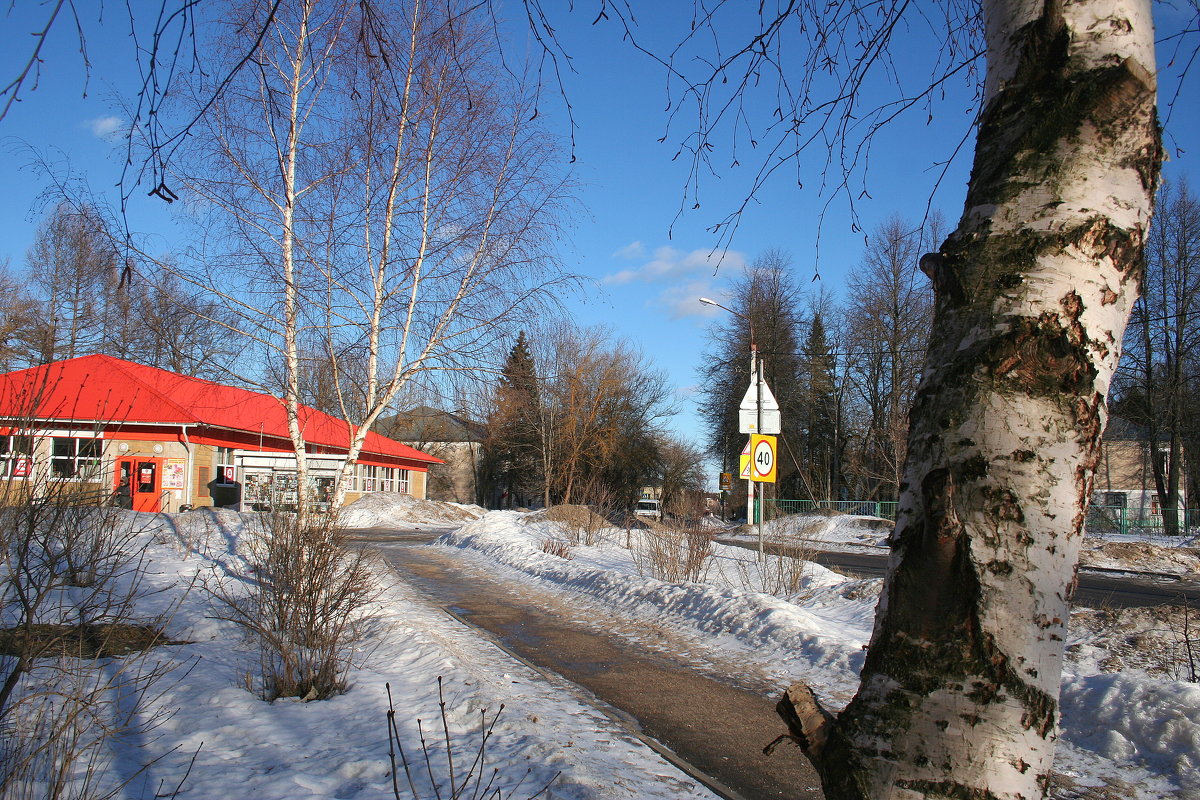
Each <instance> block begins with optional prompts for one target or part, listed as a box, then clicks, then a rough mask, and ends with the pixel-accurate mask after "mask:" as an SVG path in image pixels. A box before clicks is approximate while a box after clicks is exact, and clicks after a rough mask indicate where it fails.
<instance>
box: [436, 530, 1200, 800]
mask: <svg viewBox="0 0 1200 800" xmlns="http://www.w3.org/2000/svg"><path fill="white" fill-rule="evenodd" d="M523 516H524V515H520V514H515V513H511V512H493V513H491V514H488V515H487V516H485V517H483V518H482V519H480V520H478V521H476V522H473V523H470V524H468V525H466V526H464V527H463V528H461V529H460V530H458V531H456V532H453V533H450V534H447V535H445V536H443V537H442V538H441V539H440V543H441V544H442V545H443V546H453V547H458V548H464V549H468V550H471V551H474V552H476V553H478V554H480V555H482V556H484V557H486V558H489V559H492V560H494V561H497V562H499V563H501V564H505V565H507V566H509V567H511V568H513V569H514V570H517V571H519V574H522V575H525V576H529V578H530V579H536V580H538V581H541V582H543V583H548V584H553V585H556V586H558V587H560V589H561V590H562V591H564V592H573V593H577V594H579V595H582V596H585V597H587V598H588V599H589V600H594V601H599V602H602V603H604V604H605V605H606V606H607V607H608V608H609V609H610V610H611V612H612V613H614V614H617V613H619V614H626V615H634V616H639V617H642V618H644V619H646V620H653V621H655V622H657V623H658V624H663V623H664V621H670V622H671V623H672V624H674V625H675V626H677V627H678V628H679V629H680V631H681V632H686V631H689V630H690V631H691V632H692V633H693V634H694V640H695V643H696V645H697V646H703V647H708V648H711V649H713V650H714V651H722V652H723V653H724V655H726V656H729V655H733V656H736V657H737V658H738V659H739V661H740V662H741V663H745V664H747V665H748V668H753V669H760V670H763V671H765V672H766V673H767V674H769V675H770V677H771V678H773V679H774V680H776V681H777V686H778V687H783V686H785V685H787V684H788V683H790V682H791V681H792V680H799V679H803V680H804V681H806V682H807V683H809V685H811V686H813V688H814V689H815V690H816V691H817V692H818V693H819V694H820V695H821V696H822V697H823V698H827V699H829V700H830V701H831V704H833V705H838V704H839V703H844V702H845V701H846V700H848V699H849V697H850V696H851V694H852V693H853V691H854V688H855V684H856V678H857V672H858V669H859V668H860V667H861V664H862V646H863V645H864V644H866V642H867V640H868V639H869V635H870V628H871V622H872V619H873V617H874V605H875V601H876V598H877V596H878V591H879V585H880V581H854V580H849V579H845V578H842V577H841V576H838V575H836V574H834V573H831V572H829V571H828V570H825V569H823V568H821V567H820V566H817V565H815V564H809V565H808V567H807V570H806V572H805V574H804V575H803V576H802V578H801V580H800V584H799V586H798V587H797V590H796V591H795V592H793V593H792V594H791V595H790V596H788V597H787V599H781V598H778V597H775V596H771V595H767V594H763V593H760V592H757V591H755V589H757V588H763V586H764V584H766V585H768V587H767V588H772V587H771V586H769V585H770V584H775V585H778V583H779V581H778V580H777V578H778V575H779V572H780V570H778V569H772V568H770V567H768V568H767V569H766V570H764V571H762V572H760V571H759V570H758V568H757V565H756V563H755V555H754V554H753V553H751V552H750V551H747V550H746V549H744V548H739V547H732V546H724V545H720V544H717V545H715V546H714V548H713V554H712V556H711V558H710V559H709V560H708V562H707V564H706V567H705V569H704V571H703V574H702V575H700V576H699V577H700V580H699V581H697V582H692V583H670V584H669V583H664V582H662V581H658V580H655V579H654V578H653V577H650V575H649V574H648V573H649V572H650V570H649V569H648V566H649V565H648V563H647V559H646V555H645V549H644V548H639V547H638V544H637V537H638V536H639V535H641V536H644V535H646V534H638V533H636V532H635V533H634V534H632V535H629V534H627V533H626V532H624V531H611V532H609V534H608V535H606V536H603V537H600V538H601V539H602V541H601V543H600V544H599V545H598V546H592V547H588V546H584V545H569V544H568V547H569V554H570V557H569V558H568V559H564V558H561V557H558V556H554V555H550V554H548V553H546V552H544V549H545V548H546V543H547V542H548V541H553V540H557V541H562V542H567V541H569V540H570V538H571V532H570V530H569V529H567V528H565V527H563V526H562V525H559V524H556V523H552V522H547V521H545V520H544V519H543V520H539V521H534V522H531V523H529V524H526V520H525V519H523V518H522V517H523ZM792 524H793V525H797V526H802V525H804V524H805V523H803V522H802V521H800V522H797V521H793V522H792ZM808 524H809V525H811V526H813V527H814V528H815V527H816V526H817V525H818V523H817V522H811V523H808ZM820 525H821V529H822V530H823V531H826V532H827V535H832V536H834V537H840V538H841V539H842V541H846V540H853V539H856V538H857V537H858V536H859V535H860V534H861V525H860V524H859V523H856V522H845V521H842V522H835V523H833V524H829V525H826V523H820ZM856 529H857V531H858V532H856ZM806 538H812V536H811V530H810V531H808V532H807V533H806ZM628 544H633V547H632V549H631V548H628V547H627V546H626V545H628ZM773 561H774V560H773ZM1125 568H1134V567H1131V566H1129V565H1126V567H1125ZM764 572H765V574H763V573H764ZM1107 613H1108V614H1109V615H1110V616H1111V617H1112V619H1110V620H1103V619H1097V618H1096V614H1095V612H1086V611H1085V612H1082V615H1081V616H1082V617H1083V618H1084V619H1082V620H1081V623H1080V624H1079V625H1073V628H1072V631H1073V632H1072V635H1071V638H1070V641H1069V642H1068V649H1069V657H1070V662H1069V663H1068V664H1067V666H1066V668H1065V672H1064V676H1063V685H1062V734H1061V739H1060V743H1059V754H1058V760H1057V771H1058V772H1059V785H1058V788H1057V790H1056V793H1055V794H1056V796H1058V797H1062V798H1068V797H1086V796H1089V794H1088V789H1089V788H1094V787H1106V789H1107V790H1109V791H1112V790H1114V789H1116V790H1118V791H1119V792H1120V796H1121V797H1124V798H1130V799H1133V798H1136V799H1137V800H1142V799H1143V798H1144V800H1151V798H1165V797H1177V798H1194V797H1197V796H1200V684H1198V683H1192V682H1187V681H1182V680H1178V679H1177V677H1179V676H1180V675H1181V674H1183V673H1184V672H1186V652H1185V651H1184V650H1183V649H1182V648H1181V647H1180V646H1179V644H1180V642H1179V639H1180V637H1181V636H1182V635H1183V631H1184V628H1183V627H1182V621H1181V620H1179V621H1177V625H1176V626H1175V628H1174V629H1172V627H1171V625H1170V623H1169V620H1168V619H1166V618H1165V617H1163V616H1162V615H1158V614H1156V613H1155V612H1145V611H1141V612H1131V616H1137V615H1138V614H1141V615H1142V616H1144V617H1145V618H1146V619H1144V620H1143V622H1146V623H1148V625H1146V626H1144V627H1143V626H1141V625H1138V626H1134V627H1135V630H1136V633H1132V634H1131V632H1130V631H1125V634H1131V635H1135V636H1137V637H1140V648H1139V649H1140V650H1142V651H1147V652H1149V651H1151V650H1154V651H1157V660H1154V659H1152V660H1150V661H1147V662H1143V663H1142V664H1140V665H1137V666H1134V665H1131V664H1127V663H1126V661H1122V660H1121V659H1120V658H1117V659H1115V660H1114V658H1113V653H1112V652H1110V646H1117V645H1120V644H1121V642H1123V641H1125V639H1124V635H1122V634H1121V633H1120V629H1121V627H1122V625H1121V623H1120V620H1121V619H1126V620H1127V619H1128V618H1127V617H1125V616H1124V614H1123V612H1116V611H1110V612H1107ZM1191 625H1192V626H1195V625H1196V621H1195V620H1192V621H1191ZM1193 629H1194V627H1193ZM1192 636H1193V637H1195V634H1192ZM1194 644H1196V645H1198V646H1200V641H1197V642H1195V643H1194ZM723 660H727V659H723ZM1120 667H1125V668H1123V669H1119V671H1111V670H1113V669H1114V668H1120ZM1097 796H1099V795H1097ZM1104 796H1110V795H1104ZM1111 796H1116V795H1111Z"/></svg>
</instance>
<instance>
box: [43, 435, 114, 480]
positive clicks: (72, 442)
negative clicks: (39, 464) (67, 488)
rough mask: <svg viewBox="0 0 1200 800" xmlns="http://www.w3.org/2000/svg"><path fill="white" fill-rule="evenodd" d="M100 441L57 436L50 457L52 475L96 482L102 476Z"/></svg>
mask: <svg viewBox="0 0 1200 800" xmlns="http://www.w3.org/2000/svg"><path fill="white" fill-rule="evenodd" d="M100 445H101V442H100V440H99V439H75V438H72V437H67V436H55V437H54V441H53V445H52V449H51V455H50V474H51V475H53V476H54V477H56V478H79V479H80V480H85V481H86V480H95V479H97V478H98V477H99V476H100V450H101V446H100Z"/></svg>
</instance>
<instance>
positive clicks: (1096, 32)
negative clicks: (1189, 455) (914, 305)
mask: <svg viewBox="0 0 1200 800" xmlns="http://www.w3.org/2000/svg"><path fill="white" fill-rule="evenodd" d="M984 16H985V23H986V31H987V39H988V41H987V45H988V51H987V56H988V76H987V84H986V93H985V98H984V112H983V116H982V118H981V121H980V127H979V133H978V141H977V146H976V154H975V163H974V166H973V171H972V175H971V182H970V187H969V190H968V195H967V201H966V207H965V210H964V213H963V216H962V220H961V222H960V223H959V226H958V229H957V230H956V231H954V233H952V234H951V235H950V237H949V238H948V239H947V240H946V242H945V244H944V245H943V246H942V248H941V250H940V252H939V253H936V254H930V255H927V256H925V257H924V258H923V259H922V269H924V270H925V271H926V272H927V274H929V275H930V277H931V278H932V280H933V282H934V286H935V290H936V293H937V308H936V313H935V321H934V328H933V332H932V336H931V340H930V341H931V345H930V349H929V351H928V355H927V358H926V363H925V369H924V374H923V377H922V383H921V386H920V389H919V391H918V394H917V399H916V403H915V407H914V410H913V412H912V417H911V427H910V433H909V447H908V460H907V466H906V470H905V482H904V486H903V487H902V496H901V506H900V516H899V520H898V522H897V525H896V531H895V534H894V538H893V541H892V548H893V550H892V557H891V563H890V566H889V570H888V576H887V579H886V582H885V585H884V590H883V595H882V597H881V599H880V605H879V609H878V615H877V618H876V623H875V630H874V633H873V635H872V638H871V644H870V649H869V652H868V655H867V659H866V663H865V666H864V667H863V671H862V676H861V684H860V687H859V691H858V694H857V696H856V697H855V698H854V699H853V700H852V701H851V703H850V705H849V706H848V707H847V708H846V709H845V710H844V711H843V712H842V713H841V714H839V715H837V716H836V717H832V716H830V715H828V714H826V713H825V712H824V711H823V710H822V709H821V708H820V706H819V705H818V704H817V703H816V702H815V699H814V698H813V696H812V693H811V692H810V691H808V690H807V688H806V687H803V686H801V685H797V686H794V687H792V689H791V690H789V692H788V695H787V696H786V697H785V698H784V700H783V701H781V703H780V711H781V713H783V714H784V716H785V719H788V721H789V724H790V727H791V728H792V730H793V732H794V733H795V734H796V735H797V738H798V739H800V740H802V744H804V745H805V746H806V748H807V751H808V752H809V754H810V756H811V757H812V759H813V761H814V763H815V764H816V766H817V768H818V770H819V771H820V772H821V775H822V779H823V782H824V785H825V792H826V796H827V797H829V798H831V799H834V800H838V799H840V798H870V800H886V799H887V798H921V797H954V798H1013V799H1015V798H1036V797H1044V796H1045V795H1046V793H1047V790H1048V785H1049V780H1050V775H1051V766H1052V761H1053V756H1054V744H1055V739H1056V735H1057V733H1056V726H1057V714H1058V697H1059V682H1060V678H1061V665H1062V660H1063V646H1064V642H1063V639H1064V636H1065V633H1066V626H1067V618H1068V614H1069V610H1070V598H1071V594H1072V591H1073V588H1074V573H1075V567H1076V559H1077V555H1078V549H1079V542H1080V539H1081V536H1082V527H1083V522H1084V516H1085V511H1086V507H1087V503H1088V497H1089V494H1090V491H1091V485H1092V476H1093V472H1094V469H1095V467H1096V464H1097V462H1098V458H1099V453H1100V449H1099V444H1100V435H1101V433H1102V431H1103V428H1104V424H1105V421H1106V410H1105V397H1106V394H1107V392H1108V388H1109V382H1110V379H1111V377H1112V374H1113V371H1114V369H1115V367H1116V362H1117V357H1118V353H1119V349H1120V343H1121V337H1122V333H1123V331H1124V328H1125V324H1126V320H1127V318H1128V314H1129V310H1130V308H1131V306H1132V303H1133V301H1134V299H1135V298H1136V296H1137V293H1138V291H1139V289H1140V284H1141V280H1142V272H1143V268H1142V248H1143V239H1144V237H1145V235H1146V229H1147V226H1148V224H1149V221H1150V214H1151V208H1152V201H1153V197H1154V192H1155V187H1156V183H1157V180H1158V174H1159V167H1160V162H1161V151H1160V143H1159V135H1158V128H1157V121H1156V113H1155V79H1154V71H1155V65H1154V40H1153V30H1152V25H1151V19H1150V6H1149V3H1148V2H1146V0H1131V1H1130V2H1121V1H1119V0H1091V1H1085V2H1075V3H1061V2H1059V0H1047V2H1044V3H1043V2H1031V1H1030V0H988V1H987V2H985V3H984Z"/></svg>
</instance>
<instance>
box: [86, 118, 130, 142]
mask: <svg viewBox="0 0 1200 800" xmlns="http://www.w3.org/2000/svg"><path fill="white" fill-rule="evenodd" d="M86 125H87V127H88V129H89V130H90V131H91V132H92V135H93V136H95V137H97V138H99V139H105V140H111V139H113V138H114V134H116V133H118V132H119V131H120V130H121V129H122V128H124V126H125V121H124V120H122V119H121V118H120V117H114V116H107V117H96V118H95V119H90V120H88V121H87V123H86Z"/></svg>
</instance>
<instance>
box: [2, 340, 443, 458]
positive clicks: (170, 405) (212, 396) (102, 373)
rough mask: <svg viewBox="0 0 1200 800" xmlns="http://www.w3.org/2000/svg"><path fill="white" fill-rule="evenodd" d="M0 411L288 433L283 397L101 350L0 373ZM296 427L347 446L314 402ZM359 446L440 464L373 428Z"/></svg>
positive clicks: (342, 430) (312, 438)
mask: <svg viewBox="0 0 1200 800" xmlns="http://www.w3.org/2000/svg"><path fill="white" fill-rule="evenodd" d="M0 418H4V419H7V420H31V421H33V420H37V421H42V420H61V421H71V422H98V423H104V424H111V423H141V424H151V425H170V426H174V425H188V426H192V425H197V426H208V427H214V428H224V429H227V430H234V431H243V432H246V433H253V434H255V435H258V436H271V437H277V438H282V439H287V438H288V427H287V416H286V413H285V411H284V405H283V401H282V400H280V399H278V398H276V397H271V396H270V395H267V394H262V393H260V392H252V391H250V390H248V389H240V388H238V387H236V386H225V385H223V384H219V383H213V382H212V381H206V380H202V379H200V378H193V377H191V376H189V375H180V374H179V373H176V372H168V371H167V370H164V369H157V368H155V367H147V366H145V365H142V364H135V363H133V362H132V361H125V360H123V359H120V358H114V357H113V356H106V355H90V356H81V357H79V358H70V359H67V360H65V361H55V362H53V363H50V364H45V365H42V366H39V367H31V368H29V369H23V370H17V371H15V372H8V373H4V374H0ZM300 426H301V429H302V430H303V431H304V437H305V440H306V441H307V442H308V443H310V444H313V445H320V446H325V447H334V448H340V449H342V450H345V449H346V447H347V445H348V443H349V438H350V427H349V425H347V424H346V422H345V421H344V420H340V419H337V418H335V417H332V416H330V415H328V414H326V413H324V412H322V411H317V410H316V409H314V408H309V407H308V406H301V407H300ZM363 450H364V452H366V453H372V454H378V455H387V456H392V457H396V458H403V459H408V460H412V461H418V462H424V463H425V464H440V463H441V459H438V458H435V457H433V456H430V455H426V454H425V453H422V452H420V451H419V450H416V449H414V448H412V447H409V446H408V445H405V444H401V443H400V442H397V441H394V440H392V439H388V438H386V437H384V436H380V435H379V434H377V433H368V434H367V438H366V442H365V443H364V447H363Z"/></svg>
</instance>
